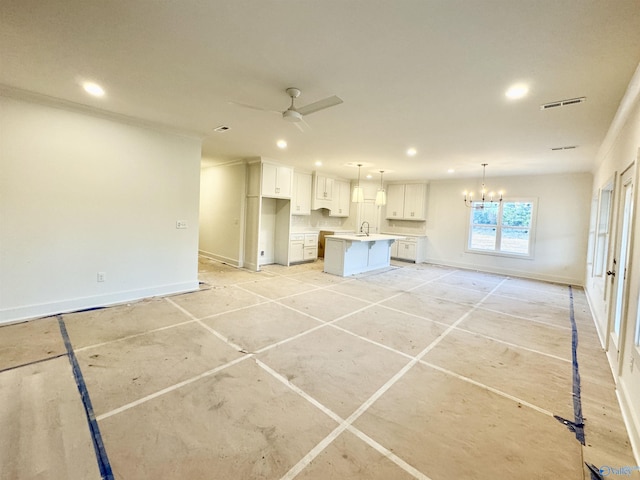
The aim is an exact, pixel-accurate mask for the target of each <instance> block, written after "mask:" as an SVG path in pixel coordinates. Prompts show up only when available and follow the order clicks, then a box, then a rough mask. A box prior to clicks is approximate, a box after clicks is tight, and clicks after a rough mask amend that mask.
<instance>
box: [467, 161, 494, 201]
mask: <svg viewBox="0 0 640 480" xmlns="http://www.w3.org/2000/svg"><path fill="white" fill-rule="evenodd" d="M480 165H482V190H481V191H480V198H479V199H477V200H474V199H473V192H467V191H466V190H465V191H464V204H465V206H467V207H469V208H485V205H486V204H487V203H488V204H490V205H491V204H494V203H495V204H498V203H500V202H502V193H503V192H501V191H500V192H498V198H497V200H494V196H495V193H494V192H487V187H486V185H485V183H484V179H485V170H486V168H487V165H489V164H488V163H481V164H480Z"/></svg>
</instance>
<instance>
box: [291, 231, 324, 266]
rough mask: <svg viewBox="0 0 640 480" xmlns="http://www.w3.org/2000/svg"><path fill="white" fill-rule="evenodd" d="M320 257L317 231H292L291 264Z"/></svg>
mask: <svg viewBox="0 0 640 480" xmlns="http://www.w3.org/2000/svg"><path fill="white" fill-rule="evenodd" d="M317 259H318V234H317V233H292V234H291V236H290V237H289V264H292V263H300V262H313V261H315V260H317Z"/></svg>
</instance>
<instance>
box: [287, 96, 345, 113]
mask: <svg viewBox="0 0 640 480" xmlns="http://www.w3.org/2000/svg"><path fill="white" fill-rule="evenodd" d="M341 103H342V99H341V98H340V97H337V96H335V95H333V96H332V97H327V98H325V99H323V100H318V101H317V102H313V103H310V104H309V105H305V106H304V107H299V108H297V110H298V112H300V113H301V114H302V115H309V114H311V113H314V112H317V111H318V110H324V109H325V108H329V107H333V106H334V105H340V104H341Z"/></svg>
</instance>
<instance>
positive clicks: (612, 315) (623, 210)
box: [607, 167, 634, 374]
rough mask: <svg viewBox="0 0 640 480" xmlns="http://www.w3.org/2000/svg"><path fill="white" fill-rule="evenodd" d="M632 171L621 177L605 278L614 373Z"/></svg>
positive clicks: (622, 321)
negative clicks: (608, 282)
mask: <svg viewBox="0 0 640 480" xmlns="http://www.w3.org/2000/svg"><path fill="white" fill-rule="evenodd" d="M633 170H634V168H633V167H632V168H628V169H627V170H625V172H624V173H623V174H622V177H621V181H620V195H619V197H618V219H617V228H616V243H615V250H614V253H613V259H612V261H611V263H610V264H609V270H607V275H608V276H609V277H610V278H611V287H612V288H611V292H612V295H611V303H610V304H609V344H608V349H607V354H608V356H609V360H610V362H611V366H612V368H613V370H614V371H615V372H617V373H618V374H619V373H620V371H619V364H620V360H621V354H622V348H621V347H622V341H621V339H623V338H624V332H625V329H626V311H627V295H626V293H627V287H628V284H629V282H628V280H629V278H628V276H627V268H628V266H629V240H630V233H631V222H632V220H633V176H632V175H633Z"/></svg>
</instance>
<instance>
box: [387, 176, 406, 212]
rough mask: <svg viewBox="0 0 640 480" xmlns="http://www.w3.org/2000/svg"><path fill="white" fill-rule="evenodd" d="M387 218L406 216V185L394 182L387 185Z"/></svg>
mask: <svg viewBox="0 0 640 480" xmlns="http://www.w3.org/2000/svg"><path fill="white" fill-rule="evenodd" d="M386 212H387V218H390V219H391V218H395V219H402V218H404V185H400V184H395V183H392V184H390V185H388V186H387V205H386Z"/></svg>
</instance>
